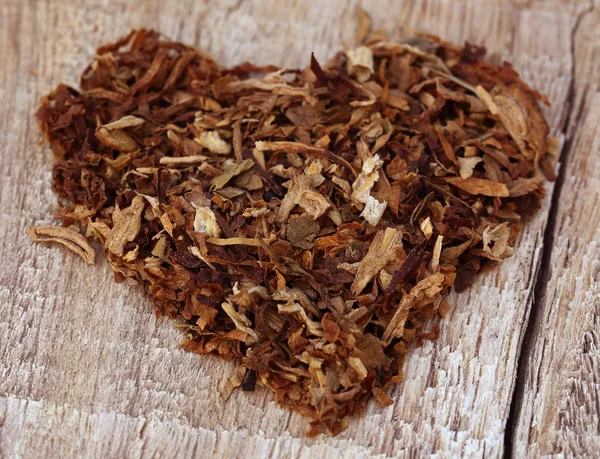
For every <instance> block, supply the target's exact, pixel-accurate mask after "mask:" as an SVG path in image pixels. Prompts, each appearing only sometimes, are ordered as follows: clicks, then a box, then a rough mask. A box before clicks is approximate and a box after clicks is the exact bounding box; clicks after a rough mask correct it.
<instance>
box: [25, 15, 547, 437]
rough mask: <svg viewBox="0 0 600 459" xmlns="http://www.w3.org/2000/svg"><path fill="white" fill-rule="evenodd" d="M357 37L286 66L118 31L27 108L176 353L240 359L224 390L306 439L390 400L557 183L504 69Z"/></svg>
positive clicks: (525, 100)
mask: <svg viewBox="0 0 600 459" xmlns="http://www.w3.org/2000/svg"><path fill="white" fill-rule="evenodd" d="M361 24H362V25H361V30H360V33H359V35H360V36H359V42H358V43H359V47H358V48H357V49H355V50H349V51H343V52H340V53H338V54H336V55H335V56H334V58H333V59H332V60H331V61H330V62H329V63H328V64H327V65H324V66H322V65H321V64H320V63H319V62H318V61H317V60H316V59H315V57H314V56H312V58H311V60H310V65H309V66H308V67H307V68H306V69H303V70H290V69H277V68H276V67H273V66H268V67H258V66H254V65H252V64H248V63H246V64H242V65H239V66H236V67H234V68H231V69H228V68H225V67H223V66H221V65H219V64H217V63H216V62H215V61H214V60H213V59H212V58H211V57H210V56H208V55H206V54H204V53H202V52H201V51H199V50H198V49H196V48H193V47H188V46H185V45H183V44H180V43H174V42H171V41H166V40H164V39H162V38H161V37H160V35H159V34H158V33H156V32H154V31H150V30H137V31H133V32H131V33H130V34H129V35H128V36H127V37H126V38H125V39H123V40H120V41H118V42H116V43H109V44H107V45H104V46H102V47H101V48H99V50H98V55H97V57H96V59H95V60H94V62H93V63H92V64H91V65H90V66H89V67H88V68H87V69H86V70H85V72H84V73H83V75H82V78H81V88H82V89H81V91H78V90H75V89H73V88H71V87H68V86H65V85H62V84H61V85H59V86H58V87H57V88H56V89H55V90H54V91H53V92H52V93H51V94H50V95H48V96H47V97H46V98H45V99H44V100H43V101H42V104H41V107H40V108H39V110H38V112H37V118H38V120H39V123H40V126H41V129H42V132H43V133H44V135H45V137H46V139H47V140H48V141H49V142H50V144H51V147H52V149H53V152H54V154H55V157H56V164H55V165H54V170H53V180H54V187H55V189H56V190H57V192H58V193H59V194H60V195H61V197H62V198H64V202H66V203H68V204H65V205H64V206H63V207H61V209H60V210H59V212H58V214H59V216H60V218H61V219H62V220H63V222H64V223H65V224H67V225H69V224H78V225H80V226H81V227H84V228H85V230H86V235H88V236H90V237H94V238H96V239H97V240H99V241H100V242H101V243H102V244H104V246H105V250H106V252H107V254H108V260H109V262H110V264H111V266H112V268H113V270H114V271H115V276H116V278H117V280H121V279H123V278H124V277H130V278H133V279H136V280H137V281H138V282H140V283H142V284H144V285H145V286H146V287H147V289H148V291H149V292H150V296H151V299H152V303H153V305H154V307H155V310H156V312H157V314H166V315H168V316H169V317H171V318H173V319H175V318H179V319H180V323H179V324H178V327H179V328H181V329H182V330H183V331H184V333H185V339H184V341H183V344H182V346H183V348H184V349H187V350H189V351H192V352H197V353H199V354H206V353H212V354H216V355H219V356H222V357H224V358H230V359H231V358H232V359H235V360H237V361H239V362H240V365H241V366H240V371H238V372H237V373H236V375H235V376H234V377H232V378H231V379H230V380H228V381H227V382H226V383H225V385H223V386H222V393H223V396H224V397H225V398H226V397H228V396H229V395H230V393H231V391H232V390H234V389H235V388H236V387H240V386H241V387H242V388H243V389H244V390H254V388H255V385H256V384H259V385H262V386H264V387H267V388H269V389H271V390H272V391H273V392H274V393H275V395H276V397H277V401H278V402H279V403H280V404H281V405H283V406H285V407H288V408H291V409H294V410H297V411H299V412H300V413H302V414H304V415H306V416H308V417H309V418H311V419H312V422H311V429H310V431H309V434H310V435H313V434H316V433H318V432H319V431H320V430H321V428H325V429H326V430H327V431H329V432H330V433H331V434H336V433H338V432H340V431H341V430H343V429H344V428H345V427H346V426H347V424H348V419H349V416H351V415H354V414H358V413H361V412H363V411H364V409H365V405H366V403H367V401H368V400H369V398H370V397H371V396H373V397H374V398H375V399H376V400H378V401H379V402H380V403H382V404H383V405H387V404H389V403H391V400H390V399H389V397H387V395H386V390H387V388H388V387H389V385H390V384H391V383H392V382H399V381H400V380H401V378H402V363H403V360H404V357H405V355H406V353H407V351H408V349H409V347H410V346H411V344H413V343H421V342H422V341H423V340H424V339H433V338H434V337H435V336H436V330H437V328H436V327H435V326H434V327H433V332H431V331H428V330H429V329H430V326H431V325H430V323H429V322H428V321H429V319H430V318H433V317H436V316H443V315H445V314H446V313H447V312H448V310H449V305H448V303H447V302H446V300H445V299H444V297H445V295H446V293H447V292H448V290H449V288H451V287H452V286H455V287H456V288H457V289H458V290H461V289H464V288H465V287H466V286H468V285H469V284H470V283H471V282H472V280H473V279H474V277H475V276H476V274H477V273H478V272H479V271H480V269H481V268H482V267H483V266H484V265H485V264H489V263H493V262H497V261H500V260H502V259H504V258H506V257H508V256H510V255H511V254H512V253H513V243H514V241H515V238H516V235H517V233H518V231H519V229H520V227H521V224H522V223H523V220H524V219H525V218H526V217H527V216H529V215H530V214H531V213H532V212H533V211H534V210H535V209H536V208H537V207H538V205H539V200H540V199H541V198H542V197H543V196H544V193H545V191H544V188H543V181H544V180H543V177H542V175H541V174H542V173H543V174H546V175H547V176H548V177H549V178H552V176H553V172H552V169H551V168H550V167H549V164H550V162H549V161H550V156H549V154H550V155H552V154H553V152H554V151H555V150H556V142H555V141H554V140H553V139H549V138H548V126H547V124H546V122H545V121H544V118H543V116H542V114H541V112H540V110H539V108H538V105H537V100H542V101H545V99H543V98H542V97H541V96H540V95H539V94H538V93H537V92H535V91H533V90H531V89H530V88H529V87H528V86H527V85H526V84H525V83H523V82H522V81H521V80H520V79H519V75H518V74H517V72H515V71H514V70H513V69H512V67H511V66H510V65H509V64H504V66H503V67H495V66H492V65H489V64H487V63H485V62H483V61H482V57H483V55H484V54H485V50H484V49H482V48H478V47H475V46H472V45H468V44H467V45H466V46H465V47H463V48H460V47H457V46H455V45H452V44H449V43H445V42H443V41H441V40H439V39H437V38H435V37H424V36H416V37H412V38H409V39H408V40H407V41H405V42H403V43H393V42H390V41H387V39H386V38H385V36H384V34H382V33H381V32H379V33H378V34H372V35H369V30H370V20H368V18H367V17H366V16H364V14H363V18H362V21H361ZM257 75H258V76H257ZM538 164H539V165H540V167H541V171H540V169H538ZM60 231H63V229H60ZM64 231H67V233H65V234H68V235H69V236H68V237H67V236H65V234H63V235H62V236H61V237H62V239H60V240H59V242H62V243H64V244H66V245H67V246H69V247H71V248H73V246H75V249H76V251H77V252H78V253H79V254H80V255H82V256H86V257H88V259H92V260H93V251H90V249H89V246H87V245H86V243H85V239H84V238H83V236H81V235H79V234H77V233H74V232H72V231H71V230H66V229H64ZM32 237H35V238H38V239H40V238H42V237H44V238H49V237H51V235H49V234H44V233H43V231H42V232H40V230H36V232H35V233H34V236H32ZM52 237H53V236H52ZM53 240H57V239H53Z"/></svg>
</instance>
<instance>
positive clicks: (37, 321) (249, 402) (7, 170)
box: [0, 0, 600, 458]
mask: <svg viewBox="0 0 600 459" xmlns="http://www.w3.org/2000/svg"><path fill="white" fill-rule="evenodd" d="M162 3H163V4H164V5H166V4H167V2H162ZM356 4H357V2H355V1H350V2H338V1H327V2H325V1H319V0H311V1H305V0H290V1H276V0H271V1H250V2H240V1H200V0H196V1H191V2H177V3H175V2H173V4H171V2H169V5H168V6H163V7H161V6H160V5H161V2H159V1H151V2H129V1H126V0H118V1H114V0H113V1H109V0H97V1H95V2H91V1H85V2H84V1H53V2H51V1H29V2H27V1H20V0H2V1H0V62H2V66H1V67H0V69H1V70H0V107H1V110H0V171H1V176H0V216H1V217H0V241H1V242H0V260H2V264H3V269H1V270H0V457H31V456H33V455H34V454H35V456H40V457H85V458H88V457H92V458H94V457H267V456H268V455H272V456H274V457H306V458H309V457H319V458H320V457H331V458H338V457H370V456H378V457H388V456H406V457H420V456H423V455H428V454H435V455H437V456H440V457H448V456H469V457H500V456H502V455H503V454H508V455H514V456H515V457H525V456H531V457H536V456H539V455H548V454H559V453H563V454H565V455H566V456H571V455H589V456H597V453H598V451H599V450H600V418H599V416H600V394H599V389H598V388H599V384H600V331H599V330H600V328H599V326H600V323H599V322H600V261H599V257H598V255H599V253H600V229H599V228H600V127H599V122H600V88H599V84H600V78H599V77H598V75H600V7H599V6H598V5H594V4H593V3H590V2H589V1H587V0H585V1H584V0H582V1H566V0H565V1H564V2H560V1H554V0H548V1H524V0H520V1H517V0H514V1H512V2H509V1H489V0H480V1H476V0H472V1H456V0H428V1H427V0H421V1H415V2H409V1H403V2H394V1H392V0H387V1H386V0H377V1H373V0H372V1H368V2H367V1H365V2H363V6H364V7H365V8H366V9H368V11H369V12H370V13H371V14H372V16H373V19H374V24H375V25H376V26H377V27H383V28H386V29H388V30H389V31H391V32H392V36H394V35H396V36H397V35H398V34H399V28H400V27H401V26H410V27H413V28H416V29H419V30H422V31H426V32H431V33H435V34H438V35H441V36H442V37H444V38H447V39H449V40H453V41H457V42H462V41H464V40H469V41H472V42H474V43H482V44H485V45H486V46H487V47H488V50H489V51H490V53H491V55H490V59H492V60H493V61H495V62H501V61H502V60H503V59H505V60H509V61H512V62H513V63H514V65H515V67H516V68H517V69H518V70H519V71H521V72H522V75H523V77H524V79H525V80H526V81H528V82H530V83H531V84H532V86H534V87H535V88H537V89H539V90H540V91H541V92H543V93H545V94H547V95H548V96H549V98H550V100H551V101H552V103H553V107H552V108H550V109H545V114H546V116H547V117H548V119H549V122H550V125H551V129H552V132H553V134H554V135H557V136H559V137H560V138H561V140H562V142H563V145H564V149H563V155H562V163H563V167H562V170H561V173H560V179H559V181H558V183H557V184H556V186H554V187H552V186H550V187H549V190H548V191H549V193H548V198H547V199H546V200H545V201H544V203H543V206H542V209H541V210H540V212H538V214H537V215H536V216H535V218H534V219H533V220H532V221H531V222H530V223H529V225H528V226H527V229H526V230H525V232H524V233H523V235H522V237H521V238H520V241H519V245H518V248H517V250H516V252H515V255H514V256H513V257H512V258H511V259H508V260H506V261H505V262H504V263H503V264H502V265H501V266H500V268H499V269H497V270H495V271H492V272H490V273H488V274H486V275H484V276H482V277H481V279H480V281H479V282H478V283H476V284H475V285H474V286H473V287H472V288H471V289H470V290H469V291H467V292H464V293H462V294H461V295H454V294H453V295H452V297H451V301H452V302H453V304H455V306H456V307H455V309H454V311H453V312H452V313H451V314H449V316H448V317H447V318H446V319H445V320H444V321H443V323H442V324H441V327H442V332H441V335H440V337H439V339H438V340H437V341H435V342H433V343H427V344H426V345H425V346H423V347H422V348H419V349H415V350H414V351H413V352H412V353H411V354H410V356H409V358H408V360H407V362H406V364H405V367H404V372H405V374H406V379H405V381H404V383H403V384H402V385H400V386H398V387H396V388H395V389H394V390H393V392H392V394H391V395H392V398H393V399H394V400H395V403H394V405H392V406H391V407H388V408H382V407H380V406H379V405H377V404H375V403H374V404H371V405H369V408H368V412H367V415H366V416H365V417H363V418H361V419H357V420H353V421H352V422H351V424H350V427H349V429H348V430H347V431H345V432H344V433H342V434H341V435H339V436H338V437H335V438H330V437H327V436H319V437H317V438H314V439H305V438H304V437H303V433H304V431H305V429H306V420H305V419H303V418H302V417H301V416H299V415H297V414H292V413H290V412H288V411H285V410H283V409H281V408H279V407H278V406H277V405H276V403H275V402H274V400H273V397H272V396H271V394H270V393H268V392H267V391H265V390H259V391H257V392H256V393H254V394H250V395H247V394H243V393H234V395H232V397H231V398H230V399H229V401H228V402H227V403H223V402H222V400H221V398H220V395H219V393H218V385H219V383H220V382H221V381H222V380H223V379H224V378H226V377H228V376H229V375H230V374H232V371H233V366H232V365H231V364H229V363H226V362H222V361H220V360H217V359H215V358H210V357H199V356H197V355H192V354H188V353H185V352H183V351H181V350H179V349H178V347H177V345H178V343H179V340H180V335H179V333H178V332H177V331H176V330H175V329H174V328H173V326H172V323H169V322H168V321H166V320H156V319H155V317H154V315H153V313H152V311H151V307H150V305H149V302H148V300H147V299H146V298H145V297H144V295H143V293H142V292H141V290H140V289H138V288H135V287H132V286H131V285H123V284H121V285H119V284H115V283H114V282H113V280H112V274H111V271H110V268H109V266H108V265H107V264H106V263H105V260H104V257H103V256H101V257H99V258H100V260H99V261H98V262H97V263H96V265H95V266H94V267H92V268H90V267H88V266H86V265H84V264H83V262H82V261H81V260H80V259H79V258H77V257H76V256H75V255H73V254H71V253H67V252H66V251H65V250H63V249H59V248H50V247H47V246H42V245H36V246H34V245H32V244H31V243H30V241H29V239H28V236H27V232H26V228H27V226H29V225H31V224H42V223H43V224H49V223H52V222H53V219H52V214H53V212H54V209H55V207H56V197H55V195H54V194H53V192H52V191H51V189H50V182H51V161H52V159H51V153H50V152H49V150H48V148H43V149H41V148H40V147H39V146H38V142H39V140H40V135H39V132H38V128H37V125H36V123H35V122H34V120H33V112H34V110H35V108H36V107H37V103H38V100H39V98H40V97H41V96H42V95H43V94H45V93H47V92H48V91H50V90H51V89H52V88H53V87H54V86H55V85H56V84H57V83H58V82H61V81H65V82H67V83H70V84H77V76H78V75H79V74H80V73H81V71H82V70H83V68H84V67H85V65H86V64H87V63H88V62H89V61H90V60H91V59H92V57H93V55H94V50H95V47H96V46H97V45H99V44H101V43H103V42H105V41H108V40H114V39H116V38H117V37H118V36H120V35H123V34H124V33H125V32H127V31H128V30H129V29H130V28H132V27H139V26H142V25H144V26H147V27H154V28H157V29H158V30H160V31H161V32H163V33H164V34H166V35H168V36H170V37H171V38H173V39H176V40H180V41H183V42H186V43H190V44H195V45H199V46H201V47H203V48H205V49H206V50H207V51H209V52H211V53H212V54H214V55H215V56H216V57H217V58H218V59H219V60H221V61H222V62H224V63H225V64H234V63H238V62H240V61H243V60H251V61H254V62H256V63H259V64H266V63H275V64H279V65H285V66H304V65H306V63H307V62H308V59H309V56H310V52H311V51H314V52H315V54H316V56H317V58H318V59H322V60H325V59H326V58H327V57H329V56H330V55H332V53H333V52H334V51H335V50H337V49H338V48H339V47H340V46H342V45H343V44H344V43H346V44H348V45H350V46H351V45H352V44H353V43H354V40H353V38H354V31H355V29H356V16H355V9H356Z"/></svg>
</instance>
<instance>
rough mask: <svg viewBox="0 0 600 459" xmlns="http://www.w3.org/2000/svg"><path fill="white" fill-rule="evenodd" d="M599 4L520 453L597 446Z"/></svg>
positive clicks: (572, 128)
mask: <svg viewBox="0 0 600 459" xmlns="http://www.w3.org/2000/svg"><path fill="white" fill-rule="evenodd" d="M599 23H600V8H599V7H598V5H594V4H591V5H590V7H589V9H587V10H586V11H585V12H584V14H583V15H582V16H581V19H580V21H579V23H578V26H577V29H576V31H575V33H574V44H573V46H574V58H575V63H576V65H575V69H574V81H573V99H572V105H573V108H572V112H571V117H570V122H569V132H568V136H567V143H568V145H569V146H570V149H569V150H570V151H569V153H568V157H567V162H566V164H565V172H564V180H563V183H561V184H560V185H559V188H560V189H559V191H558V192H557V193H559V194H558V196H557V198H558V199H556V206H555V209H553V212H554V214H555V215H553V224H552V227H551V228H550V230H549V236H550V241H549V243H550V244H551V245H552V252H551V254H550V256H549V257H547V259H546V260H545V261H546V263H547V266H545V267H544V272H543V282H544V288H543V290H542V291H541V298H540V299H539V301H538V304H537V305H536V307H537V311H536V314H535V315H534V317H533V319H532V327H531V336H530V342H529V343H528V346H527V348H526V349H525V351H524V359H523V361H524V363H525V365H524V367H523V370H522V374H523V382H524V384H523V386H522V388H521V390H520V391H519V392H518V393H517V400H518V402H519V403H518V406H519V410H518V417H517V423H516V429H515V432H514V440H513V441H514V444H513V452H514V455H515V457H524V456H526V455H527V456H540V455H551V454H565V455H567V456H577V457H596V456H597V455H598V452H599V451H600V417H599V412H600V392H599V387H600V385H599V384H600V380H599V377H600V330H599V318H600V261H599V258H598V255H599V253H600V128H599V127H598V120H600V78H599V76H598V75H600V60H599V59H598V57H599V56H600V29H599V28H598V24H599Z"/></svg>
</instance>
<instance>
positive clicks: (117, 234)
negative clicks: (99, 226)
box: [106, 196, 144, 257]
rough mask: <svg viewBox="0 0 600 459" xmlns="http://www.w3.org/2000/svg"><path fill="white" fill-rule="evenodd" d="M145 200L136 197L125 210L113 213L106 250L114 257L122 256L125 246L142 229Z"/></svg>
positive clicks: (117, 209)
mask: <svg viewBox="0 0 600 459" xmlns="http://www.w3.org/2000/svg"><path fill="white" fill-rule="evenodd" d="M143 210H144V198H142V197H141V196H136V197H135V198H133V201H132V202H131V205H130V206H129V207H127V208H126V209H124V210H120V209H119V208H118V207H117V208H116V209H115V211H114V212H113V217H112V218H113V227H112V229H111V230H110V233H108V236H107V238H106V248H107V249H108V251H109V252H110V253H112V254H114V255H117V256H119V257H120V256H122V255H123V250H124V247H125V244H127V243H128V242H131V241H133V240H134V239H135V237H136V236H137V235H138V233H139V232H140V229H141V228H142V221H141V219H142V211H143Z"/></svg>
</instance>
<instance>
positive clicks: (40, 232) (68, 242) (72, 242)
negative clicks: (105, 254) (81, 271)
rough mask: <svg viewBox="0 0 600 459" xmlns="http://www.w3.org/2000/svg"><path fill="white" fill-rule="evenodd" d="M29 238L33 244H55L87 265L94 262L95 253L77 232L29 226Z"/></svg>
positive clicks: (59, 228) (51, 227)
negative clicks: (71, 252) (65, 248)
mask: <svg viewBox="0 0 600 459" xmlns="http://www.w3.org/2000/svg"><path fill="white" fill-rule="evenodd" d="M29 237H30V238H31V240H32V241H33V242H57V243H59V244H62V245H64V246H65V247H67V248H68V249H69V250H72V251H73V252H75V253H76V254H77V255H79V256H80V257H81V258H83V261H85V262H86V263H87V264H88V265H93V264H94V262H95V261H96V252H94V249H93V248H92V246H91V245H90V244H89V242H88V240H87V239H86V238H85V237H84V236H83V235H82V234H80V233H79V232H77V231H75V230H73V229H70V228H62V227H60V226H30V227H29Z"/></svg>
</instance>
